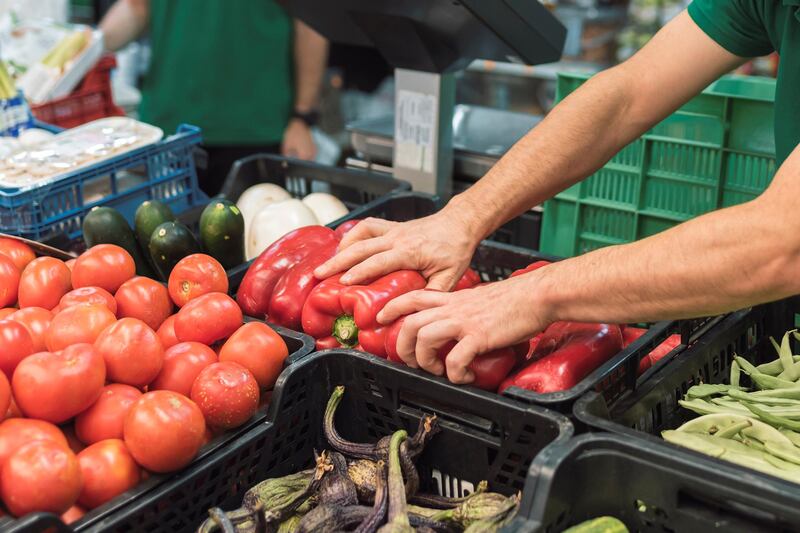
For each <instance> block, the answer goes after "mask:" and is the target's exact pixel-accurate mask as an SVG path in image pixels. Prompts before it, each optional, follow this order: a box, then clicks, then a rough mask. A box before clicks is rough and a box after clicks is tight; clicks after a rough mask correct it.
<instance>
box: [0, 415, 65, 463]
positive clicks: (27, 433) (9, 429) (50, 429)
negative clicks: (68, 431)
mask: <svg viewBox="0 0 800 533" xmlns="http://www.w3.org/2000/svg"><path fill="white" fill-rule="evenodd" d="M35 440H50V441H53V442H55V443H57V444H58V445H59V446H63V447H64V448H69V443H68V442H67V438H66V437H65V436H64V433H62V432H61V430H60V429H58V426H56V425H54V424H51V423H50V422H45V421H44V420H32V419H28V418H9V419H8V420H4V421H3V422H0V469H1V468H2V466H3V463H5V461H6V459H8V458H9V457H10V456H11V454H12V453H14V452H15V451H17V450H18V449H20V448H21V447H22V446H24V445H25V444H28V443H29V442H33V441H35Z"/></svg>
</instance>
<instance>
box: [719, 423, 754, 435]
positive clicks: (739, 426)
mask: <svg viewBox="0 0 800 533" xmlns="http://www.w3.org/2000/svg"><path fill="white" fill-rule="evenodd" d="M752 425H753V423H752V421H750V420H749V419H748V420H742V421H741V422H736V423H735V424H731V425H730V426H728V427H726V428H723V429H720V430H719V431H717V432H716V433H714V437H716V438H719V439H730V438H732V437H733V436H734V435H737V434H738V433H739V432H740V431H742V430H743V429H746V428H749V427H750V426H752Z"/></svg>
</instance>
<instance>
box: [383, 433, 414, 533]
mask: <svg viewBox="0 0 800 533" xmlns="http://www.w3.org/2000/svg"><path fill="white" fill-rule="evenodd" d="M407 437H408V433H407V432H406V431H405V430H402V429H401V430H400V431H396V432H395V433H394V434H393V435H392V440H391V441H389V480H388V487H389V522H391V523H392V524H395V525H400V526H409V527H410V526H411V523H410V522H409V521H408V514H407V513H406V488H405V485H404V484H403V472H402V468H401V466H400V445H401V444H402V443H403V442H404V441H405V440H406V438H407Z"/></svg>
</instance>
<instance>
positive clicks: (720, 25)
mask: <svg viewBox="0 0 800 533" xmlns="http://www.w3.org/2000/svg"><path fill="white" fill-rule="evenodd" d="M689 15H690V16H691V17H692V20H694V21H695V23H696V24H697V25H698V26H700V28H701V29H702V30H703V31H704V32H705V33H706V34H707V35H708V36H709V37H711V38H712V39H714V40H715V41H716V42H717V43H719V45H720V46H722V47H723V48H725V49H726V50H728V51H729V52H731V53H732V54H735V55H737V56H741V57H757V56H762V55H766V54H769V53H771V52H773V51H777V52H778V53H779V54H780V63H779V66H778V80H777V83H776V87H775V152H776V154H775V155H776V157H777V161H778V164H781V163H782V162H783V161H784V160H785V159H786V158H787V157H788V156H789V154H790V153H791V152H792V150H794V148H795V146H797V144H798V143H800V0H694V1H693V2H692V3H691V4H690V5H689Z"/></svg>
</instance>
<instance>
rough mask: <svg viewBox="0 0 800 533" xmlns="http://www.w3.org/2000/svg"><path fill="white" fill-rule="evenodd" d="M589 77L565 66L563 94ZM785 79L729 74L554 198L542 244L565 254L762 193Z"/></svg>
mask: <svg viewBox="0 0 800 533" xmlns="http://www.w3.org/2000/svg"><path fill="white" fill-rule="evenodd" d="M587 79H588V76H587V75H580V74H560V75H559V77H558V87H557V97H558V99H562V98H564V97H566V96H567V95H568V94H570V93H571V92H573V91H574V90H575V89H577V88H578V87H579V86H580V85H581V84H582V83H584V82H585V81H586V80H587ZM774 98H775V80H774V79H771V78H758V77H751V76H724V77H722V78H721V79H719V80H718V81H716V82H714V83H712V84H711V86H709V87H708V89H706V90H705V91H703V92H702V93H701V94H700V95H698V96H696V97H694V98H693V99H691V100H690V101H689V102H687V103H686V104H684V105H683V106H682V107H681V108H680V109H679V110H678V111H676V112H675V113H673V114H672V115H670V116H669V117H667V118H666V119H664V120H663V121H662V122H660V123H659V124H657V125H656V126H654V127H653V128H652V129H651V130H650V131H649V132H648V133H646V134H644V135H642V136H641V137H640V138H639V139H636V140H635V141H633V142H632V143H631V144H629V145H628V146H626V147H625V148H623V149H622V150H620V151H619V153H617V154H616V155H615V156H614V157H613V158H612V159H611V161H609V162H608V163H607V164H606V165H605V166H604V167H603V168H601V169H600V170H599V171H597V172H596V173H595V174H593V175H591V176H589V177H588V178H586V179H585V180H583V181H581V182H580V183H577V184H575V185H573V186H572V187H570V188H568V189H566V190H565V191H563V192H561V193H559V194H557V195H556V196H555V197H554V198H553V199H551V200H548V201H547V202H545V204H544V217H543V219H542V246H541V249H542V250H544V251H546V252H548V253H551V254H556V255H560V256H563V257H570V256H573V255H579V254H582V253H585V252H587V251H589V250H593V249H595V248H599V247H601V246H608V245H613V244H621V243H625V242H632V241H635V240H638V239H642V238H645V237H648V236H650V235H654V234H656V233H658V232H660V231H663V230H665V229H667V228H671V227H672V226H675V225H677V224H680V223H681V222H684V221H686V220H689V219H690V218H693V217H696V216H698V215H701V214H703V213H707V212H709V211H713V210H715V209H719V208H721V207H728V206H731V205H735V204H740V203H742V202H747V201H749V200H753V199H754V198H755V197H757V196H758V195H759V194H761V193H762V192H763V191H764V190H765V189H766V188H767V186H769V184H770V182H771V181H772V176H773V175H774V174H775V171H776V170H777V166H776V163H775V137H774V127H773V124H774V115H775V110H774V105H773V101H774Z"/></svg>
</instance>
